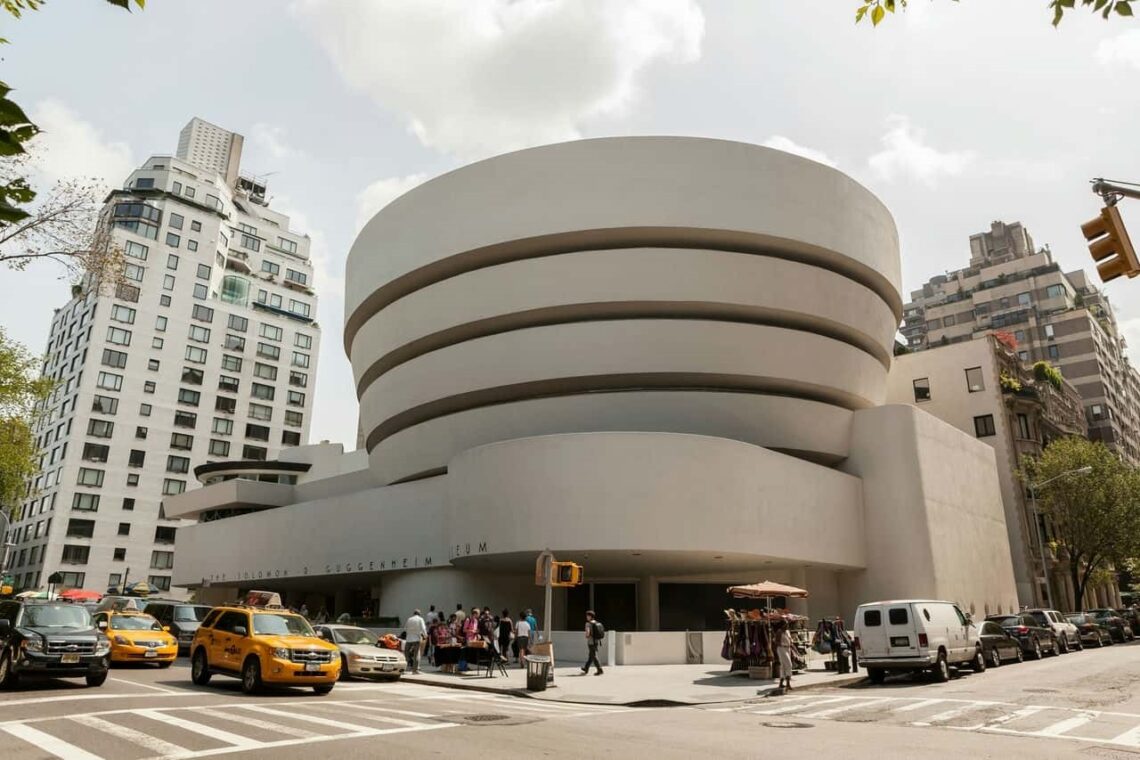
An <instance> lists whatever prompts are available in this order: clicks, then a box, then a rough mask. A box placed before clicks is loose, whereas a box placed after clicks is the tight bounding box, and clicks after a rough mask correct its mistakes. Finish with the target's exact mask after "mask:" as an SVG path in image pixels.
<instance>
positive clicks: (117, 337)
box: [107, 327, 131, 346]
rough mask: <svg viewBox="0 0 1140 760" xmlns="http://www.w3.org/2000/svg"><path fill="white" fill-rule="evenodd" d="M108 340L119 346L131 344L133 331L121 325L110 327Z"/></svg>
mask: <svg viewBox="0 0 1140 760" xmlns="http://www.w3.org/2000/svg"><path fill="white" fill-rule="evenodd" d="M107 342H108V343H114V344H115V345H117V346H129V345H131V331H130V330H124V329H122V328H121V327H108V328H107Z"/></svg>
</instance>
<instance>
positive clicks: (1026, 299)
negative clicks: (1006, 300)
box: [1017, 293, 1033, 306]
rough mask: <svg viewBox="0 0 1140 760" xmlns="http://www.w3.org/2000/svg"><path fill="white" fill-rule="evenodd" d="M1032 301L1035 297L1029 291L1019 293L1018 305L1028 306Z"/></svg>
mask: <svg viewBox="0 0 1140 760" xmlns="http://www.w3.org/2000/svg"><path fill="white" fill-rule="evenodd" d="M1032 302H1033V299H1032V297H1031V296H1030V295H1029V294H1028V293H1018V294H1017V305H1018V306H1028V305H1029V304H1031V303H1032Z"/></svg>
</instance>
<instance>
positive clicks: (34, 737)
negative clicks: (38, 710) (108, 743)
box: [4, 723, 103, 760]
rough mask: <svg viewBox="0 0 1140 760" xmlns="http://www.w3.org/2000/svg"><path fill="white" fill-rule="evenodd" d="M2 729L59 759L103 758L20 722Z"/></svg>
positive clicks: (97, 759) (93, 759)
mask: <svg viewBox="0 0 1140 760" xmlns="http://www.w3.org/2000/svg"><path fill="white" fill-rule="evenodd" d="M4 730H5V731H7V732H8V733H9V734H11V735H12V736H15V737H16V738H17V739H23V740H24V741H26V742H28V743H29V744H31V745H33V746H35V747H38V748H39V749H42V750H43V751H44V752H50V753H51V754H53V755H55V756H56V757H58V758H60V759H61V760H103V758H101V757H99V756H98V755H93V754H91V753H90V752H88V751H87V750H83V749H80V748H79V747H76V746H75V745H74V744H69V743H68V742H65V741H64V740H63V739H57V738H55V737H54V736H52V735H51V734H49V733H45V732H43V731H41V730H39V729H38V728H32V727H31V726H27V725H23V724H20V723H12V724H9V725H6V726H4Z"/></svg>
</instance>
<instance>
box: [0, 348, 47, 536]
mask: <svg viewBox="0 0 1140 760" xmlns="http://www.w3.org/2000/svg"><path fill="white" fill-rule="evenodd" d="M54 385H55V383H54V381H52V380H51V379H50V378H46V377H40V368H39V361H38V360H37V359H36V358H35V357H34V356H33V355H32V353H31V352H30V351H28V349H26V348H25V347H24V346H22V345H20V344H19V343H16V342H15V341H12V340H9V339H8V336H7V334H6V333H5V332H4V330H3V328H0V508H2V509H5V510H8V511H9V514H11V513H12V512H14V511H15V507H16V505H17V504H19V502H20V501H21V500H22V499H23V498H24V493H25V488H26V487H27V482H28V480H29V479H31V478H32V477H34V476H35V474H36V470H37V469H38V466H39V450H38V449H37V447H36V442H35V435H34V433H33V430H34V428H35V423H36V420H37V419H38V418H39V415H41V414H43V413H44V412H43V409H42V407H43V404H42V403H41V402H43V401H45V400H46V399H47V397H48V394H50V393H51V391H52V388H53V387H54Z"/></svg>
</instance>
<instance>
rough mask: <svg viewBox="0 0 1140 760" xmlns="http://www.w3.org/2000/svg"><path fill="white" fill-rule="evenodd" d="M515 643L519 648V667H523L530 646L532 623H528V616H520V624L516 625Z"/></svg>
mask: <svg viewBox="0 0 1140 760" xmlns="http://www.w3.org/2000/svg"><path fill="white" fill-rule="evenodd" d="M515 643H517V644H518V648H519V666H520V667H523V661H524V660H525V659H526V650H527V647H529V646H530V623H528V622H527V619H526V615H519V619H518V622H516V623H515Z"/></svg>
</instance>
